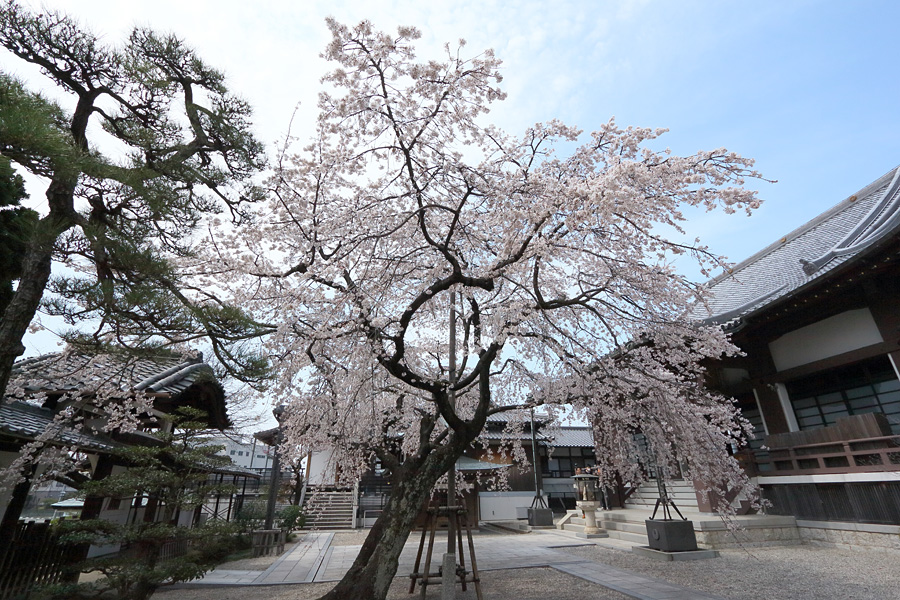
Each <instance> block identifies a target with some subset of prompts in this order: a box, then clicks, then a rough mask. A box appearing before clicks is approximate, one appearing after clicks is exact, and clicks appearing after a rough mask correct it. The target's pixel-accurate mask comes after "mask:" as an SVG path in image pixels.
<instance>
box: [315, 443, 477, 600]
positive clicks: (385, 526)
mask: <svg viewBox="0 0 900 600" xmlns="http://www.w3.org/2000/svg"><path fill="white" fill-rule="evenodd" d="M461 453H462V450H461V449H460V450H459V452H458V453H453V455H452V456H451V455H450V454H447V453H444V452H442V453H441V454H442V456H437V455H436V454H437V453H433V454H431V455H430V456H428V457H427V458H426V459H424V460H418V461H407V463H406V464H404V466H403V472H402V473H401V474H400V475H399V476H395V477H394V478H393V481H392V486H391V488H392V489H391V497H390V499H389V500H388V503H387V505H386V506H385V509H384V511H383V512H382V514H381V516H380V517H379V518H378V520H377V521H376V522H375V525H373V526H372V530H371V531H370V532H369V535H368V537H367V538H366V541H365V543H364V544H363V546H362V549H361V550H360V553H359V555H358V556H357V557H356V560H355V561H354V563H353V566H351V567H350V570H349V571H348V572H347V574H346V575H345V576H344V578H343V579H341V581H340V582H339V583H338V584H337V586H335V587H334V589H332V590H331V591H330V592H329V593H328V594H326V595H325V596H323V597H322V599H321V600H369V599H371V600H384V598H385V597H386V596H387V593H388V589H389V588H390V586H391V582H392V581H393V579H394V575H396V574H397V568H398V566H399V559H400V553H401V552H402V551H403V545H404V544H405V543H406V540H407V538H408V537H409V533H410V531H411V530H412V527H413V525H414V524H415V521H416V517H417V516H418V515H419V513H420V511H421V510H422V508H423V507H424V506H425V503H426V501H427V500H428V499H429V498H430V497H431V492H432V489H433V488H434V484H435V483H436V482H437V480H438V479H439V478H440V477H441V475H443V474H444V473H445V472H446V471H447V469H448V468H449V467H450V465H451V464H452V462H453V461H455V460H456V458H457V456H458V455H459V454H461ZM410 463H411V464H410Z"/></svg>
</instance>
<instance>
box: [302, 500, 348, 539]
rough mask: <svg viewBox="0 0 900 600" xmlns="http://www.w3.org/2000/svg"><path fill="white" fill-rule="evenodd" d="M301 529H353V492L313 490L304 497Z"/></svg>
mask: <svg viewBox="0 0 900 600" xmlns="http://www.w3.org/2000/svg"><path fill="white" fill-rule="evenodd" d="M303 512H304V514H305V515H306V523H305V524H304V525H303V529H315V530H319V531H322V530H333V529H353V526H354V515H353V492H352V491H346V492H326V491H315V492H313V493H312V494H311V495H310V496H309V497H307V499H306V503H305V505H304V509H303Z"/></svg>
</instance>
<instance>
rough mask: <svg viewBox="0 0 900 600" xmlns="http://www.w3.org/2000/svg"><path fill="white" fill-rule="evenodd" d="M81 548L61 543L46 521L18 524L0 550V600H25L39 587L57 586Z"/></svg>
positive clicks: (75, 559)
mask: <svg viewBox="0 0 900 600" xmlns="http://www.w3.org/2000/svg"><path fill="white" fill-rule="evenodd" d="M83 552H84V548H83V547H82V546H80V545H77V544H61V543H59V541H58V540H57V537H56V535H55V534H54V532H53V530H52V528H51V527H50V523H49V522H46V521H45V522H34V521H29V522H19V524H18V525H17V527H16V531H15V533H14V534H13V539H12V540H9V541H8V542H7V543H5V544H3V547H0V600H13V599H19V598H27V597H28V594H29V593H30V592H31V590H32V589H34V588H35V587H36V586H39V585H50V584H53V583H60V582H63V581H65V580H66V578H67V577H71V576H72V575H71V574H70V573H69V572H68V569H67V567H68V566H69V565H71V564H73V563H75V562H77V561H78V560H80V559H81V558H82V555H83Z"/></svg>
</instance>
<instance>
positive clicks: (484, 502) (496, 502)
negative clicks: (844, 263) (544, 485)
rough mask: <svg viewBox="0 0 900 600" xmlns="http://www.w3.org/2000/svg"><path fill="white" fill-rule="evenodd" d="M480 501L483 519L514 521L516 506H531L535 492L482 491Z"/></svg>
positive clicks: (516, 515) (479, 496) (516, 516)
mask: <svg viewBox="0 0 900 600" xmlns="http://www.w3.org/2000/svg"><path fill="white" fill-rule="evenodd" d="M478 501H479V503H480V508H481V520H482V521H514V520H515V519H517V518H518V514H517V511H516V508H531V503H532V502H533V501H534V492H481V493H479V494H478Z"/></svg>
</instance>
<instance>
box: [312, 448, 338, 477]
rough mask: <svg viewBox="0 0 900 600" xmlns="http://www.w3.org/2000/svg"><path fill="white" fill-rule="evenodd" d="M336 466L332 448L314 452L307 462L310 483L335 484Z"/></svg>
mask: <svg viewBox="0 0 900 600" xmlns="http://www.w3.org/2000/svg"><path fill="white" fill-rule="evenodd" d="M334 467H335V465H334V460H333V459H332V451H331V450H319V451H317V452H313V453H312V456H311V457H310V459H309V462H308V464H307V472H308V473H309V479H308V481H309V483H311V484H312V485H323V484H324V485H332V484H334V483H335V481H334Z"/></svg>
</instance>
